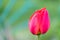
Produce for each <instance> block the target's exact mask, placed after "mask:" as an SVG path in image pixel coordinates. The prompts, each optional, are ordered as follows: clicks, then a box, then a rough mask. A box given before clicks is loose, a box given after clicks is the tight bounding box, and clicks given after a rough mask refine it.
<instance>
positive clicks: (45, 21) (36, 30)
mask: <svg viewBox="0 0 60 40" xmlns="http://www.w3.org/2000/svg"><path fill="white" fill-rule="evenodd" d="M49 26H50V20H49V14H48V11H47V10H46V8H42V9H40V10H37V11H35V12H34V13H33V15H32V16H31V17H30V20H29V29H30V32H31V33H32V34H34V35H39V34H44V33H46V32H47V31H48V29H49Z"/></svg>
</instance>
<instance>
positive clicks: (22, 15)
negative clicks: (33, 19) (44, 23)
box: [0, 0, 60, 40]
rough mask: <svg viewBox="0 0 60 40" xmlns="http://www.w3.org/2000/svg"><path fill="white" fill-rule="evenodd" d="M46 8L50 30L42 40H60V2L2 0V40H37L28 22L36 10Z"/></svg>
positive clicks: (57, 0) (0, 29)
mask: <svg viewBox="0 0 60 40" xmlns="http://www.w3.org/2000/svg"><path fill="white" fill-rule="evenodd" d="M43 7H46V8H47V10H48V11H49V15H50V23H51V25H50V28H49V30H48V32H47V33H46V34H44V35H41V36H40V39H41V40H60V0H0V40H37V36H36V35H33V34H31V32H30V31H29V28H28V21H29V18H30V16H31V15H32V14H33V12H34V11H35V10H38V9H41V8H43Z"/></svg>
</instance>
